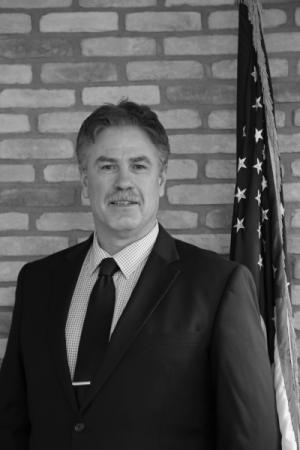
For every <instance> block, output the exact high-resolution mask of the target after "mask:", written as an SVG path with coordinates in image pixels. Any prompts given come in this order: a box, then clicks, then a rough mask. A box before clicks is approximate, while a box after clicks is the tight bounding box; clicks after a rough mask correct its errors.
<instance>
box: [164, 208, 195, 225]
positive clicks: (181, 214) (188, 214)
mask: <svg viewBox="0 0 300 450" xmlns="http://www.w3.org/2000/svg"><path fill="white" fill-rule="evenodd" d="M158 220H159V222H160V223H161V224H162V225H163V226H164V227H165V228H168V229H189V228H196V227H197V222H198V214H197V213H195V212H192V211H159V213H158Z"/></svg>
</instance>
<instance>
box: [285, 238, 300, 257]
mask: <svg viewBox="0 0 300 450" xmlns="http://www.w3.org/2000/svg"><path fill="white" fill-rule="evenodd" d="M287 250H288V253H295V254H299V253H300V236H295V235H291V234H290V235H289V236H288V238H287Z"/></svg>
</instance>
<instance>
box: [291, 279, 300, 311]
mask: <svg viewBox="0 0 300 450" xmlns="http://www.w3.org/2000/svg"><path fill="white" fill-rule="evenodd" d="M291 300H292V304H293V305H298V306H299V305H300V285H299V284H297V285H293V286H292V295H291Z"/></svg>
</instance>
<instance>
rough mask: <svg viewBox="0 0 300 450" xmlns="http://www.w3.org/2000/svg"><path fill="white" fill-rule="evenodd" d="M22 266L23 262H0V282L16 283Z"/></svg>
mask: <svg viewBox="0 0 300 450" xmlns="http://www.w3.org/2000/svg"><path fill="white" fill-rule="evenodd" d="M24 264H25V262H24V261H0V280H1V281H4V282H11V281H16V279H17V277H18V273H19V272H20V270H21V268H22V267H23V266H24Z"/></svg>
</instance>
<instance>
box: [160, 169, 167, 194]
mask: <svg viewBox="0 0 300 450" xmlns="http://www.w3.org/2000/svg"><path fill="white" fill-rule="evenodd" d="M158 181H159V196H160V197H163V196H164V195H165V186H166V181H167V171H166V169H163V170H162V171H161V173H160V174H159V178H158Z"/></svg>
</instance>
